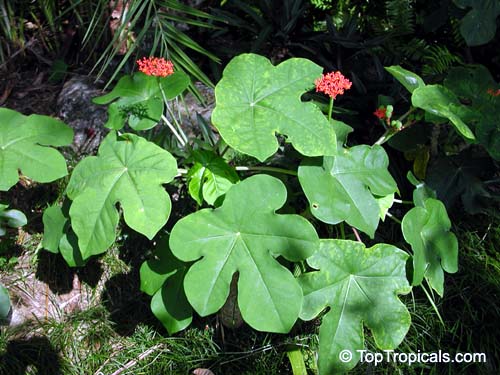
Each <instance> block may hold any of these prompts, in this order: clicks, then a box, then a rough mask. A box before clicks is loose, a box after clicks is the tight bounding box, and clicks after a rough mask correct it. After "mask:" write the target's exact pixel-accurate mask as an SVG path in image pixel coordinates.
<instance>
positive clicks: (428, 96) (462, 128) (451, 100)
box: [411, 85, 475, 140]
mask: <svg viewBox="0 0 500 375" xmlns="http://www.w3.org/2000/svg"><path fill="white" fill-rule="evenodd" d="M411 102H412V104H413V106H415V107H418V108H422V109H423V110H425V111H428V112H430V113H431V114H433V115H437V116H440V117H445V118H447V119H448V120H450V121H451V123H452V124H453V126H454V127H455V129H456V130H457V131H458V132H459V133H460V134H461V135H462V136H464V137H465V138H467V139H470V140H473V139H475V137H474V134H473V133H472V131H471V130H470V129H469V127H468V126H467V125H466V124H465V123H464V122H463V121H462V118H461V116H463V115H464V111H465V110H466V109H465V107H462V105H461V103H460V101H459V100H458V98H457V97H456V96H455V94H453V92H451V91H450V90H448V89H447V88H446V87H444V86H441V85H427V86H424V87H419V88H417V89H416V90H415V91H414V92H413V94H412V97H411Z"/></svg>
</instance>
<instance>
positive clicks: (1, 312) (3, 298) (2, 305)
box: [0, 284, 10, 321]
mask: <svg viewBox="0 0 500 375" xmlns="http://www.w3.org/2000/svg"><path fill="white" fill-rule="evenodd" d="M9 312H10V298H9V292H8V291H7V289H6V288H5V287H4V286H3V285H2V284H0V321H2V320H3V319H5V318H7V316H8V315H9Z"/></svg>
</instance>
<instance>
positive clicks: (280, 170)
mask: <svg viewBox="0 0 500 375" xmlns="http://www.w3.org/2000/svg"><path fill="white" fill-rule="evenodd" d="M235 169H236V170H237V171H245V172H246V171H263V172H276V173H283V174H288V175H290V176H297V172H296V171H291V170H290V169H283V168H277V167H266V166H261V167H259V166H252V167H243V166H240V167H236V168H235Z"/></svg>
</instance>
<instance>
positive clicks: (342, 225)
mask: <svg viewBox="0 0 500 375" xmlns="http://www.w3.org/2000/svg"><path fill="white" fill-rule="evenodd" d="M340 236H341V237H342V239H343V240H345V229H344V222H343V221H342V222H341V223H340Z"/></svg>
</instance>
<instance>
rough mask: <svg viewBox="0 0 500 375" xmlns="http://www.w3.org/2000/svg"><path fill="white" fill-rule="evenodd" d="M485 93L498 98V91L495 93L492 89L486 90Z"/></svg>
mask: <svg viewBox="0 0 500 375" xmlns="http://www.w3.org/2000/svg"><path fill="white" fill-rule="evenodd" d="M487 93H488V94H490V95H491V96H500V89H498V90H496V91H495V90H493V89H488V91H487Z"/></svg>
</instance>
